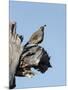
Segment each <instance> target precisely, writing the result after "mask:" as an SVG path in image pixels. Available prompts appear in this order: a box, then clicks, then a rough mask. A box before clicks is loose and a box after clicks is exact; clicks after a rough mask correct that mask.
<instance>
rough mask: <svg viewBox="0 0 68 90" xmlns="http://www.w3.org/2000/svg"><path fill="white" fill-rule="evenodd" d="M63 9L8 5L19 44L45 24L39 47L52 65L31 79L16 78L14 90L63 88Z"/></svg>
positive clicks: (56, 5)
mask: <svg viewBox="0 0 68 90" xmlns="http://www.w3.org/2000/svg"><path fill="white" fill-rule="evenodd" d="M65 9H66V6H65V4H50V3H33V2H19V1H11V2H10V20H11V21H16V23H17V33H19V34H22V35H23V36H24V41H23V43H26V42H27V41H28V40H29V37H30V36H31V35H32V33H33V32H35V31H37V30H38V28H39V27H40V26H41V25H44V24H46V25H47V27H46V28H45V34H44V35H45V36H44V40H43V42H42V44H41V46H42V47H44V48H45V50H47V52H48V54H49V55H50V56H51V59H50V62H51V65H52V68H49V69H48V71H47V72H46V73H45V74H41V73H40V74H37V75H36V76H34V77H33V78H27V77H16V88H30V87H46V86H59V85H65V82H66V81H65V79H66V78H65V67H66V64H65V62H66V59H65V58H66V57H65V56H66V55H65V47H66V46H65V37H66V36H65V35H66V23H65V22H66V21H65V19H66V11H65Z"/></svg>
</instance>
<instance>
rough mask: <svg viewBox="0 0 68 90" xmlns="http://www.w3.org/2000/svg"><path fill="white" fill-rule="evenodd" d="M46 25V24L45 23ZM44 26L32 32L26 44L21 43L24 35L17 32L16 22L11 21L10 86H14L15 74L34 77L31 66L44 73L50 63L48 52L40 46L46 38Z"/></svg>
mask: <svg viewBox="0 0 68 90" xmlns="http://www.w3.org/2000/svg"><path fill="white" fill-rule="evenodd" d="M44 26H46V25H44ZM44 26H42V27H40V28H39V30H38V31H36V32H35V33H33V34H32V36H31V38H30V39H29V41H28V42H27V43H26V44H25V45H21V42H22V41H23V37H22V36H20V35H18V34H17V33H16V23H15V22H13V23H10V30H9V88H14V87H15V86H16V85H15V76H22V77H23V76H28V77H32V76H34V75H35V73H34V72H33V71H32V70H31V68H34V69H36V70H37V71H40V72H41V73H44V72H46V71H47V69H48V68H49V67H51V65H50V57H49V55H48V53H47V52H46V51H45V50H44V48H42V47H41V46H39V43H41V42H42V41H43V38H44Z"/></svg>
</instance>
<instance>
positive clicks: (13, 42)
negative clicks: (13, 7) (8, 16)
mask: <svg viewBox="0 0 68 90" xmlns="http://www.w3.org/2000/svg"><path fill="white" fill-rule="evenodd" d="M9 29H10V30H9V88H13V87H15V72H16V67H17V65H18V63H19V57H20V54H21V53H22V50H23V48H22V46H21V39H20V38H19V35H18V34H17V33H16V23H15V22H13V23H10V26H9Z"/></svg>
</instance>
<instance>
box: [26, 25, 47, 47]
mask: <svg viewBox="0 0 68 90" xmlns="http://www.w3.org/2000/svg"><path fill="white" fill-rule="evenodd" d="M44 27H46V25H43V26H41V27H40V28H39V29H38V30H37V31H36V32H34V33H33V34H32V36H31V37H30V39H29V41H28V42H27V43H26V44H25V45H24V47H26V46H28V45H35V44H39V43H41V42H42V41H43V39H44Z"/></svg>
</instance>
